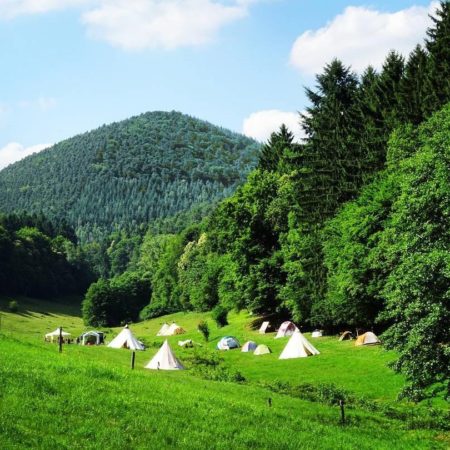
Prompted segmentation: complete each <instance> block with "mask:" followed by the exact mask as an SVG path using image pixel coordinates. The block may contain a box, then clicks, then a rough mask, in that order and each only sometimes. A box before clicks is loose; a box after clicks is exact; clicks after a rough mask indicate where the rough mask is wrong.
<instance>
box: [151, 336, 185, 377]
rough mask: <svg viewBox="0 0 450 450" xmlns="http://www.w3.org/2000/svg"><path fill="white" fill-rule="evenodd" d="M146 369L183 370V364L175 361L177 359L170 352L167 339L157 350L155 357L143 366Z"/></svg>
mask: <svg viewBox="0 0 450 450" xmlns="http://www.w3.org/2000/svg"><path fill="white" fill-rule="evenodd" d="M145 368H146V369H154V370H183V369H184V367H183V364H181V362H180V361H179V360H178V359H177V357H176V356H175V355H174V353H173V352H172V349H171V348H170V345H169V343H168V342H167V339H166V340H165V341H164V344H163V345H162V346H161V348H160V349H159V350H158V352H157V353H156V355H155V356H154V357H153V358H152V359H151V361H150V362H149V363H148V364H147V365H146V366H145Z"/></svg>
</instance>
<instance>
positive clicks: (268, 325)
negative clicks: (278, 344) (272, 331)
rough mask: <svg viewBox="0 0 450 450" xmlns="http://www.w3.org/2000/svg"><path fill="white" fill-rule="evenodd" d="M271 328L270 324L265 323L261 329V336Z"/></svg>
mask: <svg viewBox="0 0 450 450" xmlns="http://www.w3.org/2000/svg"><path fill="white" fill-rule="evenodd" d="M269 327H270V322H263V323H262V324H261V327H260V329H259V334H266V333H267V329H268V328H269Z"/></svg>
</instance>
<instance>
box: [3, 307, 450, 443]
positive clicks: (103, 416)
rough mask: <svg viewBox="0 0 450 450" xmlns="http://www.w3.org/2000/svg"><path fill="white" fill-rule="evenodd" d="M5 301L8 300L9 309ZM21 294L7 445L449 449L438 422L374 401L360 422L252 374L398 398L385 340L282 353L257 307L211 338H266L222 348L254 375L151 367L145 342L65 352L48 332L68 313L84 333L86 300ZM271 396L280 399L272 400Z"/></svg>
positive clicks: (12, 349)
mask: <svg viewBox="0 0 450 450" xmlns="http://www.w3.org/2000/svg"><path fill="white" fill-rule="evenodd" d="M6 302H7V300H6V299H0V308H1V307H2V306H3V307H4V306H5V304H6ZM19 303H20V304H21V305H22V306H23V307H24V308H25V309H27V311H26V312H24V311H23V310H22V311H21V312H20V314H11V313H3V314H2V322H1V330H0V332H1V333H2V334H0V361H1V364H0V380H2V384H1V391H0V433H1V435H2V448H7V449H9V448H30V447H33V448H47V449H48V448H55V447H56V446H58V447H60V448H150V447H155V446H156V445H159V446H160V447H162V448H166V447H183V448H264V447H265V448H282V447H283V448H344V447H345V448H445V444H444V441H443V440H442V439H443V436H442V435H441V436H440V438H439V439H437V440H436V439H435V438H436V435H437V434H438V433H435V432H430V431H418V430H406V429H405V427H404V426H403V424H402V423H401V422H399V421H396V420H388V419H386V418H385V417H382V416H380V415H377V414H374V415H372V414H370V413H368V412H363V411H356V410H352V411H349V412H348V414H349V418H350V424H349V425H347V426H346V427H341V426H339V425H338V411H337V410H336V408H333V407H328V406H324V405H320V404H317V403H312V402H305V401H302V400H299V399H294V398H290V397H288V396H281V395H277V394H273V393H270V392H268V391H267V390H265V389H262V388H259V387H257V386H254V385H252V381H257V380H260V381H263V380H267V381H268V380H274V379H283V380H289V381H292V382H295V383H301V382H305V381H311V382H318V381H324V382H334V383H335V384H337V385H340V386H342V387H345V388H346V389H348V390H351V391H355V392H358V393H360V394H364V395H366V396H368V397H371V398H375V399H393V398H394V397H395V395H396V392H397V390H398V387H399V386H400V385H401V382H402V380H401V377H399V376H397V375H394V374H392V373H391V372H390V371H389V369H387V368H386V367H385V363H386V361H388V360H389V359H391V358H392V355H390V354H388V353H386V352H383V351H382V350H381V349H380V348H375V347H373V348H363V349H355V348H354V347H353V346H352V345H351V343H338V342H337V341H336V340H335V339H332V338H324V339H320V340H318V341H314V343H315V344H316V346H317V347H318V348H319V350H320V351H321V352H322V354H321V356H320V357H317V358H306V359H299V360H291V361H279V360H278V359H277V357H278V354H279V351H280V350H281V348H282V347H283V345H284V344H285V342H286V340H284V339H283V340H274V339H273V335H267V336H264V337H260V336H259V335H257V333H255V332H254V331H251V330H249V329H247V328H246V325H247V324H248V321H249V317H248V316H246V315H244V314H240V315H235V316H232V317H231V319H232V320H231V321H232V325H230V326H228V327H226V328H225V329H223V330H217V329H216V328H215V327H214V326H213V325H212V323H211V322H210V326H211V330H212V332H211V338H212V342H211V343H209V344H208V346H210V347H211V348H212V347H213V346H214V345H215V343H216V342H217V339H218V338H219V336H222V335H224V334H233V335H236V336H237V337H238V338H239V339H241V340H244V339H246V338H249V337H250V338H253V339H254V340H257V341H258V342H266V343H267V344H268V345H269V346H270V347H271V348H272V349H273V350H274V353H273V354H272V355H265V356H261V357H255V356H253V355H252V354H243V353H241V352H238V351H231V352H225V353H223V357H224V360H225V363H226V364H228V365H230V366H233V367H234V368H237V369H238V370H239V371H241V373H243V374H244V375H245V376H246V377H247V378H248V379H249V380H250V384H249V385H237V384H230V383H217V382H212V381H205V380H201V379H199V378H196V377H193V376H192V375H191V374H190V373H189V371H186V372H176V373H167V372H166V373H164V372H153V371H148V370H144V369H143V365H144V363H146V362H147V361H148V360H149V359H150V358H151V356H152V355H153V354H154V353H155V351H156V349H154V348H150V349H149V350H147V351H145V352H138V353H137V362H136V370H135V371H134V372H132V371H131V370H129V368H128V366H129V359H130V353H129V352H127V351H126V350H113V349H108V348H104V347H92V348H86V347H85V348H82V347H78V346H76V345H73V346H66V347H65V349H64V352H63V354H62V355H59V354H58V353H57V347H56V345H51V344H45V343H44V342H43V339H42V337H43V334H44V333H45V332H47V331H50V330H53V329H54V328H56V326H59V325H60V324H61V325H63V326H64V327H65V328H67V330H68V331H71V332H73V334H74V335H76V334H77V333H78V332H80V331H82V330H83V329H84V326H83V324H82V321H81V319H80V318H79V317H78V316H76V315H75V313H76V312H77V310H78V305H77V302H76V300H73V301H67V302H66V303H67V304H66V305H65V306H64V307H62V306H61V305H58V304H54V303H46V302H42V301H39V302H33V301H29V300H24V299H19ZM38 311H41V312H38ZM43 311H45V312H43ZM200 317H202V318H204V317H205V315H198V314H185V315H183V314H176V315H173V316H171V317H170V318H169V319H170V320H176V321H177V323H179V324H180V325H182V326H184V327H185V328H186V329H187V330H188V331H189V332H188V333H187V334H186V335H184V336H183V338H184V337H185V336H186V337H187V338H189V337H192V338H193V339H194V340H196V341H200V338H199V335H198V333H197V332H196V331H194V330H195V327H196V324H197V323H198V321H199V319H200ZM161 322H162V321H161V319H158V320H154V321H149V322H144V323H141V324H137V325H135V326H133V330H134V331H135V334H136V335H137V336H138V337H142V338H144V340H145V341H146V342H147V343H149V344H151V343H152V342H158V341H159V342H160V341H161V338H156V337H155V334H156V331H157V329H158V328H159V327H160V324H161ZM113 334H114V331H112V332H111V334H110V335H109V336H110V337H111V336H112V335H113ZM178 339H179V337H171V338H170V339H169V340H170V341H171V343H172V344H173V345H172V347H173V348H174V349H175V351H176V352H177V355H178V356H179V357H180V358H181V359H183V357H186V356H187V355H188V353H189V352H190V351H191V350H182V349H180V348H177V346H176V341H177V340H178ZM364 370H366V373H365V376H364ZM269 396H270V397H272V398H273V407H272V408H268V406H267V403H266V401H267V398H268V397H269Z"/></svg>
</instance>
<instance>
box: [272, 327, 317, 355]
mask: <svg viewBox="0 0 450 450" xmlns="http://www.w3.org/2000/svg"><path fill="white" fill-rule="evenodd" d="M319 354H320V352H319V351H318V350H317V349H316V348H315V347H314V346H313V345H312V344H311V343H310V342H309V341H308V339H306V338H305V336H303V334H302V333H300V331H296V332H295V333H294V334H293V335H292V336H291V338H290V339H289V341H288V343H287V344H286V347H284V349H283V351H282V352H281V355H280V358H279V359H291V358H306V357H307V356H313V355H319Z"/></svg>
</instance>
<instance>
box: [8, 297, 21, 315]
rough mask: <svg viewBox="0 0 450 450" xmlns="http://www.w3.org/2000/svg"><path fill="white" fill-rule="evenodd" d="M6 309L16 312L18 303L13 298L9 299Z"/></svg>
mask: <svg viewBox="0 0 450 450" xmlns="http://www.w3.org/2000/svg"><path fill="white" fill-rule="evenodd" d="M8 309H9V310H10V311H11V312H12V313H16V312H17V311H19V304H18V303H17V302H16V301H15V300H11V301H10V302H9V304H8Z"/></svg>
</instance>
